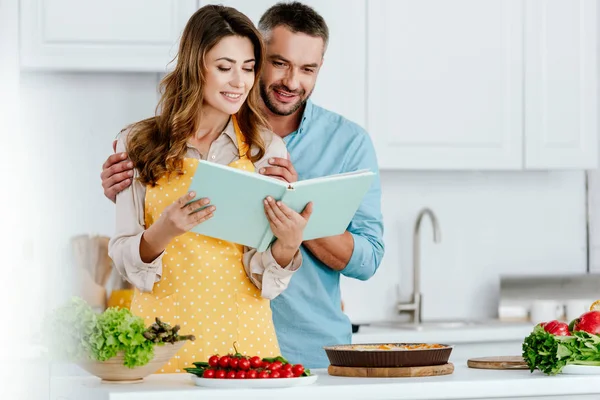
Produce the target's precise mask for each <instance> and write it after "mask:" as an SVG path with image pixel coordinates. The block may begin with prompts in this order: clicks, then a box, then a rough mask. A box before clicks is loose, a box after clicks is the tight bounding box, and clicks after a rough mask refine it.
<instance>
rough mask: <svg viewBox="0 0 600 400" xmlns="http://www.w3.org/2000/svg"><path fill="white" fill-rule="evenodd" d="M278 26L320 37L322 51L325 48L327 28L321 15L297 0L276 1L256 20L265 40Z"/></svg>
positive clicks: (327, 37) (327, 40) (327, 34)
mask: <svg viewBox="0 0 600 400" xmlns="http://www.w3.org/2000/svg"><path fill="white" fill-rule="evenodd" d="M278 26H284V27H286V28H288V29H289V30H290V31H292V32H293V33H304V34H305V35H308V36H313V37H320V38H321V39H323V44H324V47H323V51H325V49H326V48H327V43H328V42H329V28H328V27H327V24H326V23H325V20H324V19H323V17H321V15H319V13H318V12H316V11H315V10H314V9H313V8H312V7H309V6H307V5H306V4H302V3H300V2H298V1H294V2H291V3H277V4H275V5H274V6H272V7H271V8H269V9H268V10H267V11H265V13H264V14H263V15H262V17H260V21H258V29H259V30H260V31H261V33H262V34H263V36H264V38H265V40H267V41H268V40H269V35H270V33H271V31H272V30H273V29H275V28H276V27H278Z"/></svg>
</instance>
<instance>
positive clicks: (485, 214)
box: [21, 73, 586, 322]
mask: <svg viewBox="0 0 600 400" xmlns="http://www.w3.org/2000/svg"><path fill="white" fill-rule="evenodd" d="M157 79H158V78H157V76H156V75H153V74H38V73H27V74H22V76H21V108H22V121H21V123H22V125H23V130H24V132H28V133H29V134H31V133H32V132H36V137H38V138H39V140H38V141H37V143H36V146H35V147H36V149H35V151H33V153H32V154H36V155H37V156H36V157H40V161H41V163H42V165H43V166H44V168H43V169H41V170H40V171H39V176H38V179H37V184H36V185H38V186H37V190H38V192H39V193H55V194H56V196H49V195H44V196H40V207H45V208H47V210H48V212H47V213H46V214H45V216H44V218H43V219H42V221H41V222H40V223H41V226H40V228H39V229H40V232H41V233H42V235H43V237H44V238H45V239H48V240H47V243H50V244H49V245H48V246H47V247H46V248H45V249H44V253H43V254H44V257H45V258H44V264H45V265H46V266H47V269H48V271H50V270H52V271H60V273H59V274H52V276H51V277H50V278H49V279H50V281H49V283H50V284H51V285H50V286H51V287H57V286H56V285H62V284H64V283H65V282H67V279H66V275H67V272H68V271H70V269H71V268H72V266H71V265H70V264H69V262H70V258H69V250H68V239H69V238H70V237H71V236H73V235H76V234H80V233H99V234H106V235H110V234H111V233H112V230H113V226H114V220H113V218H114V217H113V215H114V214H113V207H112V204H111V203H110V202H109V201H108V200H107V199H105V198H104V196H103V194H102V188H101V186H100V178H99V174H100V170H101V165H102V163H103V162H104V160H105V159H106V157H107V156H108V155H109V154H110V152H111V151H112V149H111V143H112V140H113V138H114V136H115V135H116V133H117V132H118V131H119V130H120V129H121V128H122V127H123V126H124V125H125V124H127V123H128V122H132V121H135V120H138V119H141V118H143V117H146V116H149V115H151V114H152V113H153V111H154V107H155V104H156V89H155V88H156V84H157ZM583 178H584V174H583V172H514V173H476V172H393V171H385V172H383V173H382V185H383V212H384V218H385V225H386V233H385V241H386V247H387V251H386V256H385V258H384V262H383V265H382V266H381V268H380V270H379V271H378V273H377V274H376V276H375V277H374V278H373V279H371V280H370V281H367V282H360V281H349V280H344V282H343V298H344V301H345V303H346V310H347V312H348V314H349V315H350V316H351V318H352V319H353V320H354V321H358V322H364V321H369V320H381V319H385V318H389V317H392V316H393V315H394V311H393V306H394V304H395V303H396V301H397V299H398V297H397V294H396V283H397V282H400V281H401V282H402V284H401V291H402V293H403V300H407V299H408V295H409V293H410V292H411V290H412V284H411V282H412V281H411V279H412V278H411V268H412V264H411V263H412V254H411V252H412V229H413V224H414V219H415V217H416V215H417V213H418V211H419V210H420V208H421V207H423V206H429V207H431V208H432V209H433V210H434V212H436V214H437V216H438V218H439V221H440V227H441V231H442V243H440V244H438V245H434V244H433V243H432V240H431V238H432V231H431V224H430V222H429V221H428V220H427V219H425V220H424V221H423V223H424V225H423V227H422V232H421V234H422V271H423V278H422V292H423V294H424V317H425V318H445V317H465V318H466V317H470V316H475V317H484V316H493V315H494V314H495V311H496V309H495V307H496V304H495V301H496V296H497V285H498V276H499V275H500V274H508V273H510V274H512V273H527V274H531V273H540V274H542V273H543V274H553V273H562V272H584V271H585V268H586V259H585V257H586V255H585V254H586V249H585V216H584V212H585V209H584V204H585V199H584V197H585V192H584V179H583ZM36 229H37V228H36ZM49 275H50V274H49Z"/></svg>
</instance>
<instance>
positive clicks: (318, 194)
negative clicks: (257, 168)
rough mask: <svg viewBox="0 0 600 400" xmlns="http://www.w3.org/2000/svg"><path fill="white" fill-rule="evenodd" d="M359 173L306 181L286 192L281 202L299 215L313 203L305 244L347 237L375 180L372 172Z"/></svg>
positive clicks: (306, 229) (305, 234) (304, 236)
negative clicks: (307, 205)
mask: <svg viewBox="0 0 600 400" xmlns="http://www.w3.org/2000/svg"><path fill="white" fill-rule="evenodd" d="M357 172H358V171H357ZM357 172H354V173H349V174H340V175H335V176H329V177H326V178H329V179H307V180H305V181H301V182H298V185H295V187H294V189H293V190H287V191H286V192H285V194H284V197H283V199H282V201H283V202H284V203H285V204H286V205H287V206H288V207H290V208H291V209H293V210H295V211H296V212H301V211H302V210H303V209H304V207H305V206H306V204H308V203H309V202H312V203H313V213H312V215H311V217H310V219H309V221H308V224H307V225H306V228H305V229H304V235H303V239H304V240H310V239H317V238H322V237H326V236H334V235H340V234H342V233H344V231H345V230H346V229H347V227H348V225H349V224H350V221H351V220H352V218H353V217H354V214H355V213H356V210H357V209H358V207H359V206H360V204H361V202H362V199H363V197H364V195H365V194H366V193H367V191H368V190H369V188H370V187H371V184H372V182H373V178H374V177H375V174H374V173H373V172H370V171H362V172H360V173H357Z"/></svg>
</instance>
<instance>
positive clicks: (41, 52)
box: [20, 0, 197, 72]
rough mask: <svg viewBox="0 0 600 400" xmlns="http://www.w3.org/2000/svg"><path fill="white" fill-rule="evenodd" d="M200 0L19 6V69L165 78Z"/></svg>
mask: <svg viewBox="0 0 600 400" xmlns="http://www.w3.org/2000/svg"><path fill="white" fill-rule="evenodd" d="M196 9H197V1H196V0H127V1H120V0H104V1H98V2H91V1H79V0H21V9H20V22H21V29H20V35H21V38H20V42H21V48H20V50H21V67H22V68H23V69H35V70H80V71H148V72H152V71H156V72H164V71H165V70H166V69H167V64H168V63H169V62H170V61H171V60H172V59H173V57H174V56H175V55H176V54H177V46H178V42H179V37H180V35H181V33H182V31H183V28H184V27H185V24H186V22H187V20H188V19H189V17H190V16H191V15H192V14H193V12H194V11H195V10H196Z"/></svg>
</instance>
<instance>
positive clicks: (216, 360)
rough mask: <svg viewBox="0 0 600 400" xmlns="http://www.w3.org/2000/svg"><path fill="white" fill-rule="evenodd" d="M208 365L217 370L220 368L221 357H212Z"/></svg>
mask: <svg viewBox="0 0 600 400" xmlns="http://www.w3.org/2000/svg"><path fill="white" fill-rule="evenodd" d="M208 365H210V366H211V367H213V368H215V367H218V366H219V356H212V357H210V358H209V359H208Z"/></svg>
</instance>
